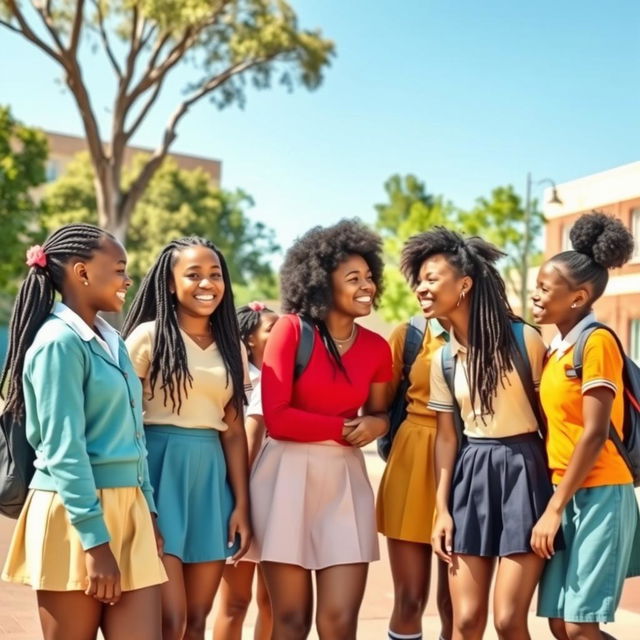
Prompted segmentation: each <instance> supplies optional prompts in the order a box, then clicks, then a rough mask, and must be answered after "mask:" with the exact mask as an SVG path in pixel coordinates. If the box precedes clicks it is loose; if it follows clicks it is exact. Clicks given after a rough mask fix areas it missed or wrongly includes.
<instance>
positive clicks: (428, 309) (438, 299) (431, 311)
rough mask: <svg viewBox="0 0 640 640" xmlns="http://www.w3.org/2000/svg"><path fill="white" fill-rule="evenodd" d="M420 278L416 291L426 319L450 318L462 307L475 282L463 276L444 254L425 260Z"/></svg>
mask: <svg viewBox="0 0 640 640" xmlns="http://www.w3.org/2000/svg"><path fill="white" fill-rule="evenodd" d="M419 279H420V281H419V282H418V286H417V287H416V289H415V293H416V297H417V298H418V302H419V304H420V307H421V309H422V313H423V314H424V316H425V318H448V317H449V316H450V315H451V314H452V313H454V312H455V311H456V310H457V309H460V307H461V306H462V305H461V304H460V302H461V301H463V300H464V299H465V297H467V296H468V294H469V292H470V290H471V286H472V285H473V281H472V279H471V278H470V277H469V276H461V275H460V274H459V273H458V271H457V269H455V268H454V267H452V266H451V264H449V261H448V260H447V258H446V256H444V255H443V254H436V255H433V256H430V257H429V258H427V259H426V260H425V261H424V262H423V263H422V266H421V267H420V273H419ZM463 293H464V296H463V295H462V294H463Z"/></svg>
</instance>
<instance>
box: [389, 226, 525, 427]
mask: <svg viewBox="0 0 640 640" xmlns="http://www.w3.org/2000/svg"><path fill="white" fill-rule="evenodd" d="M440 254H441V255H444V257H445V258H446V260H447V262H448V263H449V264H450V265H451V267H453V268H454V269H455V270H456V271H457V272H458V274H459V275H460V277H464V276H468V277H470V278H471V279H472V280H473V287H472V289H471V306H470V318H469V336H468V341H469V377H470V380H469V387H470V392H471V402H472V404H474V403H475V400H476V398H477V397H479V398H480V406H481V410H482V414H483V415H484V414H487V413H488V414H493V400H494V398H495V395H496V391H497V389H498V384H503V379H504V377H505V375H506V374H507V372H509V371H511V370H512V369H513V360H514V357H516V353H517V344H516V341H515V337H514V335H513V331H512V330H511V323H512V322H514V321H516V320H520V318H518V317H517V316H516V315H515V314H514V313H513V311H512V309H511V305H510V304H509V301H508V299H507V292H506V288H505V284H504V280H503V279H502V277H501V276H500V273H499V272H498V270H497V269H496V266H495V263H496V262H497V261H498V260H499V259H500V258H501V257H503V256H504V255H505V254H504V253H502V251H500V250H499V249H498V248H497V247H495V246H494V245H492V244H491V243H489V242H487V241H486V240H483V239H482V238H479V237H477V236H474V237H471V238H465V237H463V236H461V235H460V234H459V233H456V232H455V231H451V230H449V229H446V228H444V227H434V228H433V230H431V231H427V232H425V233H419V234H417V235H415V236H412V237H411V238H409V240H408V241H407V243H406V244H405V246H404V249H403V251H402V257H401V261H400V269H401V271H402V273H403V275H404V276H405V278H406V279H407V281H408V282H409V284H410V285H411V286H412V287H413V288H415V287H417V286H418V284H419V281H420V267H421V266H422V264H423V263H424V261H425V260H426V259H427V258H430V257H431V256H434V255H440Z"/></svg>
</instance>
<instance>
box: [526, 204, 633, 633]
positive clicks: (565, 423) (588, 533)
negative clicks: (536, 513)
mask: <svg viewBox="0 0 640 640" xmlns="http://www.w3.org/2000/svg"><path fill="white" fill-rule="evenodd" d="M570 238H571V243H572V245H573V251H563V252H562V253H559V254H557V255H555V256H554V257H553V258H551V259H550V260H548V261H547V262H545V263H544V264H543V265H542V267H540V271H539V273H538V279H537V284H536V290H535V293H534V294H533V296H532V298H531V299H532V301H533V316H534V318H535V319H536V321H537V322H539V323H540V324H555V325H556V327H557V328H558V334H557V336H556V337H555V338H554V340H553V342H552V343H551V346H550V348H549V357H548V359H547V362H546V364H545V367H544V371H543V373H542V380H541V383H540V400H541V402H542V407H543V409H544V412H545V414H546V416H547V419H548V425H549V434H548V439H547V453H548V455H549V466H550V468H551V472H552V481H553V484H554V485H555V486H556V489H555V491H554V493H553V496H552V497H551V499H550V500H549V501H548V504H547V505H545V506H546V508H545V509H544V513H543V514H542V516H541V517H540V519H539V520H538V522H537V523H536V525H535V527H534V528H533V532H532V535H531V545H532V547H533V549H534V550H535V552H536V553H537V554H538V555H539V556H540V557H541V558H549V563H548V564H547V566H546V568H545V572H544V575H543V578H542V581H541V582H540V589H539V591H538V594H539V599H538V615H541V616H544V617H547V618H549V626H550V627H551V631H552V633H553V635H554V636H555V637H556V638H558V640H568V639H572V640H575V639H580V640H583V639H584V640H603V639H604V638H611V636H610V635H609V634H607V633H604V632H602V631H601V630H600V624H601V623H603V622H604V623H606V622H612V621H613V620H614V616H615V611H616V608H617V606H618V603H619V602H620V596H621V593H622V586H623V583H624V580H625V577H630V576H637V575H640V525H639V523H638V505H637V503H636V498H635V495H634V491H633V482H632V476H631V473H630V471H629V468H628V467H627V465H626V463H625V462H624V459H623V458H622V456H621V455H620V454H619V453H618V450H617V448H616V446H615V444H614V442H613V441H612V440H611V439H610V437H609V430H610V428H611V425H613V428H614V429H615V430H616V431H617V433H618V435H619V436H620V437H622V426H623V423H624V412H625V408H624V382H623V376H622V371H623V360H622V353H621V352H620V348H619V347H618V344H617V341H616V338H615V337H614V336H613V335H612V334H611V333H610V332H609V331H608V330H607V329H605V328H596V329H595V330H594V331H593V332H592V333H591V334H590V335H589V336H588V337H587V340H586V343H585V344H584V350H583V352H582V353H583V358H582V365H583V366H582V376H581V377H579V376H578V375H577V374H576V371H575V369H574V368H573V358H574V347H575V345H576V342H577V340H578V338H579V336H580V334H581V333H582V331H583V330H585V329H586V328H587V327H589V325H591V324H592V323H594V322H595V315H594V314H593V311H592V306H593V304H594V302H595V301H596V300H598V298H600V296H601V295H602V294H603V293H604V290H605V288H606V286H607V282H608V280H609V274H608V270H609V269H611V268H613V267H621V266H622V265H623V264H624V263H625V262H626V261H627V260H629V258H630V257H631V255H632V253H633V236H632V235H631V233H630V232H629V230H628V229H627V228H626V227H625V226H624V225H623V224H622V222H620V220H618V219H616V218H613V217H610V216H607V215H605V214H603V213H598V212H593V213H590V214H586V215H583V216H581V217H580V218H579V219H578V220H577V221H576V223H575V224H574V225H573V227H572V229H571V232H570ZM559 529H561V530H562V532H563V534H564V540H565V545H566V548H565V549H564V550H559V549H558V548H557V546H556V545H555V544H554V538H555V536H556V533H557V532H558V530H559Z"/></svg>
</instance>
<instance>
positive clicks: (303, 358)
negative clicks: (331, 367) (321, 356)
mask: <svg viewBox="0 0 640 640" xmlns="http://www.w3.org/2000/svg"><path fill="white" fill-rule="evenodd" d="M298 321H299V323H300V342H298V349H297V351H296V364H295V367H294V370H293V379H294V380H297V379H298V378H299V377H300V376H301V375H302V374H303V373H304V371H305V369H306V368H307V365H308V364H309V360H311V352H312V351H313V342H314V340H315V330H314V328H313V324H312V323H311V321H310V320H309V318H306V317H305V316H302V315H299V316H298Z"/></svg>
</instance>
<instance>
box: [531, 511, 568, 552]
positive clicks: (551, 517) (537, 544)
mask: <svg viewBox="0 0 640 640" xmlns="http://www.w3.org/2000/svg"><path fill="white" fill-rule="evenodd" d="M561 524H562V514H561V513H558V512H557V511H555V510H553V509H549V507H547V508H546V509H545V512H544V513H543V514H542V516H541V517H540V520H538V522H536V525H535V527H533V530H532V531H531V548H532V549H533V552H534V553H535V554H536V555H537V556H540V557H541V558H546V559H547V560H549V558H551V556H552V555H553V554H554V553H555V552H556V551H555V549H554V548H553V543H554V541H555V538H556V534H557V533H558V529H560V525H561Z"/></svg>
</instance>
